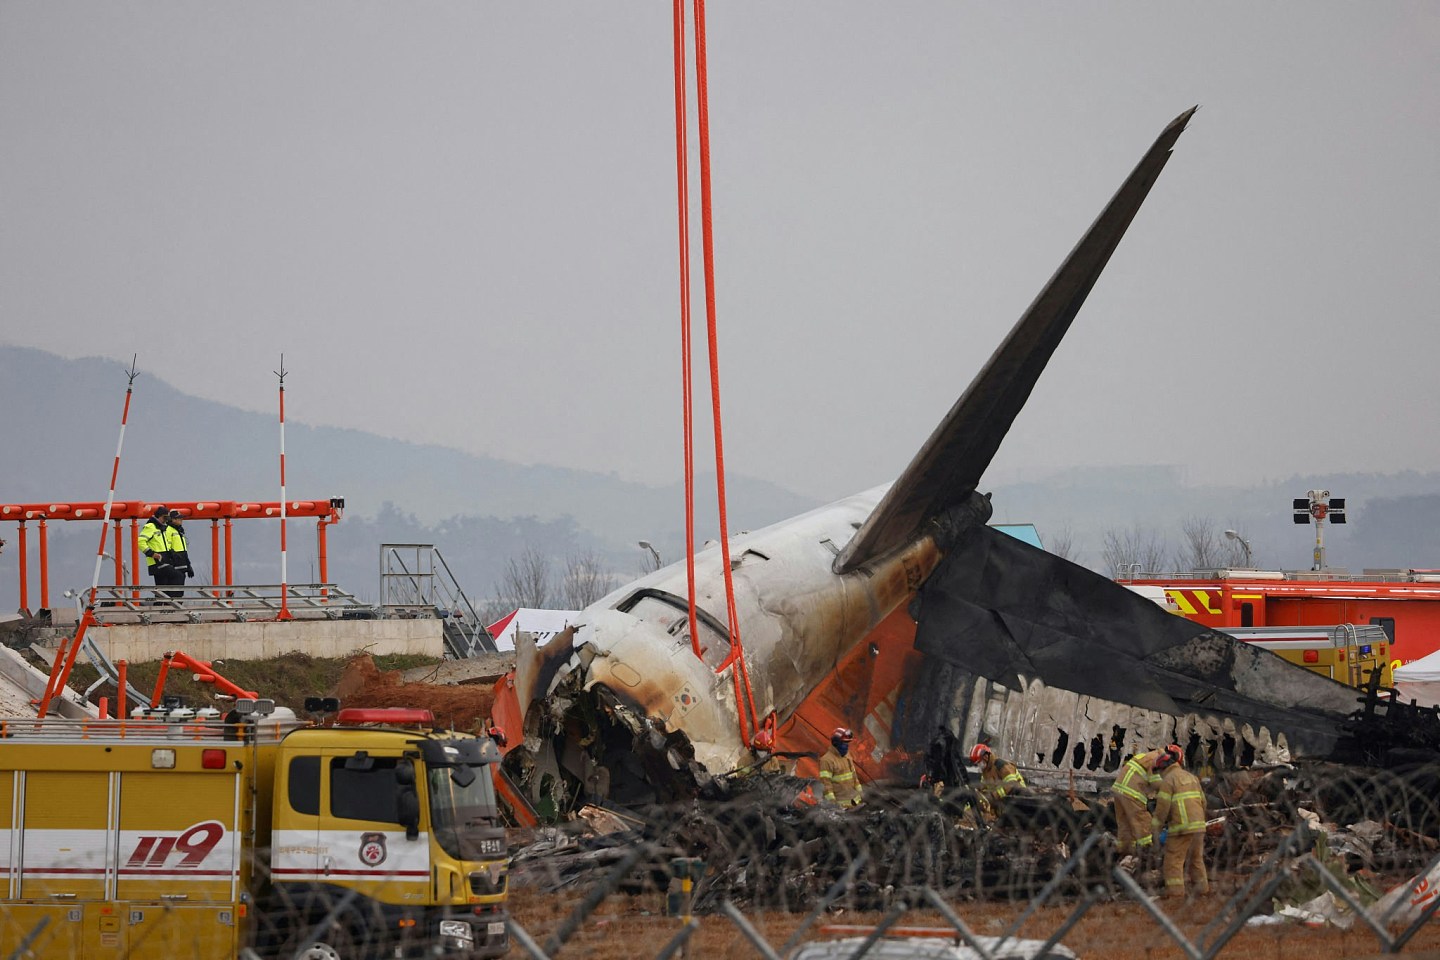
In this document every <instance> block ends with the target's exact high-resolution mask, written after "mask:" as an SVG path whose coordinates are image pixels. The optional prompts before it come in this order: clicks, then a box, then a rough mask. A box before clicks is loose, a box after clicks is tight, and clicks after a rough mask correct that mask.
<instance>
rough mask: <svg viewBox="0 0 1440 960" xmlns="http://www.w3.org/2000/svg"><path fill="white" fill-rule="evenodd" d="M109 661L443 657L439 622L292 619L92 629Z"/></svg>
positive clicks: (96, 640)
mask: <svg viewBox="0 0 1440 960" xmlns="http://www.w3.org/2000/svg"><path fill="white" fill-rule="evenodd" d="M86 636H88V637H89V638H90V639H93V640H94V641H95V642H96V643H97V644H99V645H100V649H102V650H104V651H105V655H106V656H108V657H109V658H110V660H111V661H112V662H113V661H115V660H122V659H123V660H128V661H129V662H131V663H144V662H146V661H149V660H159V659H160V658H161V657H162V656H163V655H164V654H166V653H168V652H170V651H172V650H182V651H184V652H185V653H188V654H189V655H190V656H192V657H196V658H198V659H200V660H214V659H216V658H220V659H227V658H228V659H232V660H265V659H269V658H271V657H278V656H280V655H281V654H285V653H291V652H293V651H299V652H301V653H305V654H309V655H310V656H312V657H348V656H350V655H351V654H356V653H369V654H373V655H380V654H390V653H413V654H423V655H425V656H429V657H439V656H443V655H444V642H443V639H442V626H441V621H439V620H304V621H301V620H292V621H289V622H287V623H280V622H251V623H157V624H150V625H146V626H141V625H133V626H112V627H91V628H90V629H89V630H88V631H87V632H86Z"/></svg>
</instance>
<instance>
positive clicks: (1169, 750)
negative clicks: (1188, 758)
mask: <svg viewBox="0 0 1440 960" xmlns="http://www.w3.org/2000/svg"><path fill="white" fill-rule="evenodd" d="M1184 759H1185V751H1184V750H1182V749H1180V745H1179V744H1178V743H1172V744H1170V745H1169V746H1167V747H1166V748H1165V749H1164V750H1162V751H1161V752H1160V759H1159V760H1156V761H1155V769H1156V770H1164V769H1165V768H1166V767H1169V766H1171V765H1173V764H1176V763H1181V762H1183V761H1184Z"/></svg>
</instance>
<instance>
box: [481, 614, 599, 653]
mask: <svg viewBox="0 0 1440 960" xmlns="http://www.w3.org/2000/svg"><path fill="white" fill-rule="evenodd" d="M579 617H580V611H579V610H532V609H530V608H528V607H521V608H520V609H519V610H515V611H512V612H511V613H509V614H507V615H505V616H503V617H501V618H500V619H499V620H496V621H495V622H494V623H492V624H490V626H489V628H488V629H489V630H490V636H492V637H494V638H495V649H497V650H514V649H515V634H516V633H518V632H519V631H521V630H524V631H525V632H526V633H531V634H534V635H535V643H536V645H538V646H542V647H543V646H544V645H545V644H546V643H548V642H549V640H550V638H551V637H553V636H555V634H557V633H559V632H560V631H561V630H564V629H565V628H566V627H568V626H570V624H572V623H574V622H575V621H576V620H578V619H579Z"/></svg>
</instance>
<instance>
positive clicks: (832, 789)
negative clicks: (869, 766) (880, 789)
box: [820, 727, 863, 807]
mask: <svg viewBox="0 0 1440 960" xmlns="http://www.w3.org/2000/svg"><path fill="white" fill-rule="evenodd" d="M854 739H855V731H853V730H851V729H850V728H849V727H836V728H835V732H834V733H832V734H830V749H829V750H827V751H825V755H824V756H823V757H821V758H820V780H821V782H822V783H823V784H824V787H825V802H826V803H831V804H835V805H837V806H841V807H858V806H859V805H860V804H861V803H862V802H863V801H862V799H861V795H862V793H863V788H862V787H861V786H860V774H859V772H858V771H857V770H856V769H855V761H854V760H852V759H850V742H851V741H852V740H854Z"/></svg>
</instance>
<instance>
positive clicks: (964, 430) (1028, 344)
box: [834, 107, 1198, 573]
mask: <svg viewBox="0 0 1440 960" xmlns="http://www.w3.org/2000/svg"><path fill="white" fill-rule="evenodd" d="M1196 109H1198V108H1196V107H1191V108H1190V109H1189V110H1186V111H1185V112H1184V113H1182V114H1180V116H1178V117H1176V118H1175V119H1174V120H1173V121H1171V123H1170V125H1169V126H1167V127H1166V128H1165V130H1164V132H1162V133H1161V134H1160V137H1159V138H1158V139H1157V140H1156V141H1155V143H1154V145H1153V146H1151V147H1150V149H1149V150H1148V151H1146V153H1145V156H1143V157H1142V158H1141V159H1140V162H1139V164H1137V165H1136V167H1135V169H1134V171H1132V172H1131V174H1130V176H1129V177H1128V178H1126V180H1125V182H1124V183H1123V184H1121V186H1120V189H1119V190H1118V191H1117V192H1116V193H1115V196H1114V197H1112V198H1111V200H1110V203H1109V204H1107V205H1106V207H1105V209H1104V210H1103V211H1101V213H1100V216H1099V217H1098V218H1096V220H1095V222H1094V223H1093V224H1091V225H1090V229H1089V230H1088V231H1086V233H1085V235H1084V236H1083V237H1082V238H1081V239H1080V242H1079V243H1078V244H1076V246H1075V249H1074V250H1072V251H1070V255H1069V256H1068V257H1066V258H1065V261H1064V262H1063V263H1062V264H1061V265H1060V269H1058V270H1056V271H1055V274H1054V276H1052V277H1051V278H1050V282H1049V283H1047V284H1046V285H1045V287H1044V289H1042V290H1041V291H1040V294H1039V296H1037V297H1036V298H1035V300H1034V301H1033V302H1032V303H1031V304H1030V306H1029V308H1027V309H1026V311H1025V313H1024V314H1022V315H1021V317H1020V319H1019V320H1018V321H1017V322H1016V324H1015V326H1014V327H1013V328H1011V330H1010V333H1009V335H1008V336H1006V338H1005V340H1004V342H1002V343H1001V344H1000V346H999V348H998V349H997V350H996V351H995V353H994V355H993V356H991V357H990V360H989V362H987V363H986V364H985V367H984V368H983V369H982V370H981V371H980V373H979V374H978V375H977V376H976V377H975V379H974V381H972V382H971V384H970V386H969V387H968V388H967V389H966V391H965V393H964V394H963V395H962V396H961V397H960V399H959V400H957V401H956V402H955V405H954V406H953V407H951V408H950V412H949V413H948V414H946V415H945V419H944V420H942V421H941V422H940V425H939V426H938V427H936V428H935V431H934V432H933V433H932V434H931V435H930V438H929V439H928V440H926V441H925V445H924V446H923V447H921V448H920V452H919V453H917V454H916V455H915V458H914V459H913V460H911V461H910V465H909V466H908V467H907V468H906V469H905V472H904V473H903V474H901V475H900V479H899V480H897V481H896V482H895V484H894V485H893V486H891V488H890V489H889V491H888V492H887V493H886V494H885V496H884V498H883V499H882V500H881V501H880V504H879V505H878V506H877V507H876V508H875V511H874V512H873V513H872V514H871V515H870V517H869V519H867V520H866V521H865V524H864V525H863V526H862V527H861V528H860V530H859V531H858V532H857V533H856V534H855V536H854V537H853V538H851V540H850V542H849V543H848V544H847V545H846V546H845V549H844V550H842V551H841V552H840V554H839V556H837V557H836V558H835V564H834V569H835V572H836V573H848V572H850V571H852V570H854V569H856V568H857V567H859V566H861V565H862V564H864V563H865V562H866V561H868V560H871V559H874V558H875V557H879V556H882V555H884V554H886V553H889V552H890V551H891V550H894V549H895V548H896V547H899V546H901V545H902V544H904V543H908V542H910V541H911V540H912V539H914V537H915V534H916V532H917V531H918V530H919V529H920V528H921V527H922V525H923V524H924V523H926V522H927V521H928V520H930V519H931V518H933V517H935V516H936V515H938V514H939V513H941V512H942V511H943V510H945V509H946V508H947V507H949V506H952V505H954V504H957V503H959V502H961V501H963V500H964V499H965V498H966V497H968V496H969V494H970V493H971V492H972V491H974V490H975V488H976V486H977V485H978V484H979V482H980V476H981V474H983V473H984V471H985V468H986V467H988V466H989V465H990V461H991V459H992V458H993V457H994V456H995V451H996V450H997V449H998V448H999V446H1000V441H1001V440H1003V439H1004V438H1005V434H1006V433H1007V432H1008V431H1009V430H1010V425H1011V424H1012V423H1013V422H1014V421H1015V417H1016V416H1017V415H1018V414H1019V413H1020V408H1021V407H1023V406H1024V405H1025V401H1026V400H1027V399H1028V398H1029V396H1030V392H1031V390H1033V389H1034V387H1035V382H1036V381H1037V380H1038V379H1039V377H1040V373H1041V371H1043V370H1044V369H1045V364H1046V363H1047V362H1049V360H1050V356H1051V354H1053V353H1054V352H1055V348H1056V347H1057V346H1059V344H1060V340H1061V338H1062V337H1064V336H1065V332H1066V330H1068V329H1069V327H1070V322H1071V321H1072V320H1073V319H1074V318H1075V314H1076V313H1077V312H1079V310H1080V306H1081V304H1083V303H1084V302H1085V298H1086V296H1088V295H1089V293H1090V289H1091V288H1092V287H1093V286H1094V285H1095V281H1096V280H1097V279H1099V277H1100V272H1101V271H1102V270H1104V268H1105V264H1106V263H1107V262H1108V261H1109V260H1110V255H1111V254H1112V253H1113V252H1114V251H1115V247H1116V246H1117V245H1118V244H1119V243H1120V238H1121V237H1123V236H1124V235H1125V230H1126V228H1128V227H1129V226H1130V221H1131V220H1132V219H1134V217H1135V213H1136V211H1138V210H1139V209H1140V204H1141V203H1142V202H1144V200H1145V197H1146V195H1147V194H1149V192H1150V188H1151V186H1152V185H1154V183H1155V180H1156V178H1157V177H1159V176H1160V171H1161V170H1163V169H1164V168H1165V163H1166V161H1167V160H1169V159H1170V151H1171V148H1172V147H1173V146H1174V145H1175V141H1176V140H1177V139H1178V138H1179V136H1180V134H1181V132H1182V131H1184V129H1185V125H1186V124H1187V123H1189V121H1190V117H1191V116H1193V115H1194V113H1195V110H1196Z"/></svg>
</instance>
